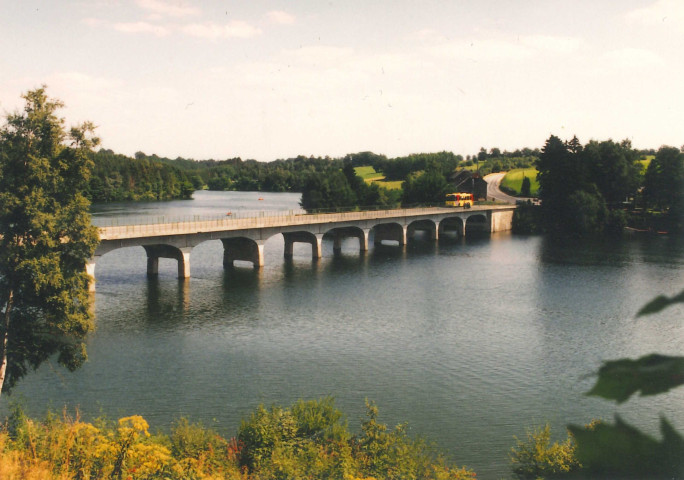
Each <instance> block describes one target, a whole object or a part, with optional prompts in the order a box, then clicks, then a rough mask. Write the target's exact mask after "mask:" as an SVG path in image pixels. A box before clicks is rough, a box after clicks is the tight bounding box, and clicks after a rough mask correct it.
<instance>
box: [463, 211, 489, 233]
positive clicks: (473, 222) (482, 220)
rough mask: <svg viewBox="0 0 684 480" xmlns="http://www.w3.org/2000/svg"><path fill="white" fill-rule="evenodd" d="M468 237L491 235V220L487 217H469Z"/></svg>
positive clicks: (479, 215) (466, 224)
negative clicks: (483, 234)
mask: <svg viewBox="0 0 684 480" xmlns="http://www.w3.org/2000/svg"><path fill="white" fill-rule="evenodd" d="M465 232H466V235H472V234H482V233H489V220H488V219H487V216H486V215H482V214H475V215H469V216H468V218H467V219H466V221H465Z"/></svg>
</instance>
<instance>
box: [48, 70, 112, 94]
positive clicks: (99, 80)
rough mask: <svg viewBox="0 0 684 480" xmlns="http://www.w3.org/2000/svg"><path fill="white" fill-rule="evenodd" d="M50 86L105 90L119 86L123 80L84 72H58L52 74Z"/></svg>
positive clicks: (49, 79) (49, 78)
mask: <svg viewBox="0 0 684 480" xmlns="http://www.w3.org/2000/svg"><path fill="white" fill-rule="evenodd" d="M46 83H47V84H48V86H50V87H52V86H53V85H54V86H55V88H57V87H59V88H64V87H68V88H70V89H76V90H83V91H103V90H107V89H110V88H118V87H119V86H120V85H121V82H120V81H118V80H113V79H110V78H105V77H95V76H92V75H89V74H87V73H82V72H74V71H72V72H57V73H53V74H51V75H50V76H49V77H48V79H47V82H46Z"/></svg>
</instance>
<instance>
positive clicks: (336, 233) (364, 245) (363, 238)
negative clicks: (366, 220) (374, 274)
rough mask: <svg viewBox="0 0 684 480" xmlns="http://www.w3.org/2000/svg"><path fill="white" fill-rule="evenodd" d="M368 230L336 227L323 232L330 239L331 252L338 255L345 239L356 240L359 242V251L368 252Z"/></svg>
mask: <svg viewBox="0 0 684 480" xmlns="http://www.w3.org/2000/svg"><path fill="white" fill-rule="evenodd" d="M370 230H371V229H370V228H361V227H353V226H352V227H336V228H332V229H330V230H327V231H326V232H325V235H324V236H326V237H332V240H333V252H334V253H335V254H339V253H341V252H342V241H343V240H344V239H345V238H357V239H358V240H359V251H360V252H367V251H368V236H369V234H370Z"/></svg>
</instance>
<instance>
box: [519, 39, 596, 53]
mask: <svg viewBox="0 0 684 480" xmlns="http://www.w3.org/2000/svg"><path fill="white" fill-rule="evenodd" d="M520 42H521V43H522V44H523V45H525V46H528V47H530V48H533V49H535V50H538V51H548V52H551V53H558V54H568V53H573V52H575V51H577V50H578V49H579V47H580V45H581V44H582V40H581V39H579V38H576V37H556V36H550V35H526V36H522V37H520Z"/></svg>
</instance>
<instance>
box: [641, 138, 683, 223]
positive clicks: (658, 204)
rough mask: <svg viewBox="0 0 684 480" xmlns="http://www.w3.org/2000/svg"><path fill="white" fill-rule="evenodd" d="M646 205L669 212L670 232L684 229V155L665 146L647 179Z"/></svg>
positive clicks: (649, 168) (647, 174)
mask: <svg viewBox="0 0 684 480" xmlns="http://www.w3.org/2000/svg"><path fill="white" fill-rule="evenodd" d="M644 198H645V201H646V205H647V206H649V207H652V208H657V209H660V210H662V211H665V212H667V219H668V225H667V229H668V230H672V231H681V230H682V229H684V152H682V151H680V150H678V149H677V148H674V147H661V148H660V149H659V150H658V152H657V153H656V155H655V157H654V158H653V160H652V161H651V162H650V164H649V165H648V168H647V169H646V174H645V176H644Z"/></svg>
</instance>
